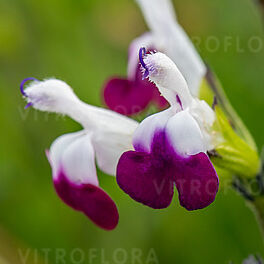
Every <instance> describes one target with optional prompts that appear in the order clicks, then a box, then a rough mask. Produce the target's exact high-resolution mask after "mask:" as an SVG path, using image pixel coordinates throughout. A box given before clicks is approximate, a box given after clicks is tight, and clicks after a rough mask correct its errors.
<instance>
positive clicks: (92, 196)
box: [20, 78, 138, 230]
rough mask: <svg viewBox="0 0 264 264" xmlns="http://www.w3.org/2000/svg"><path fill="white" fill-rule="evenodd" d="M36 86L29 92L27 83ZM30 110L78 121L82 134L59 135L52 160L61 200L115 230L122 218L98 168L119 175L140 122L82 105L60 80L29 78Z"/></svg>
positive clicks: (50, 159)
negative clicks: (119, 166) (122, 158)
mask: <svg viewBox="0 0 264 264" xmlns="http://www.w3.org/2000/svg"><path fill="white" fill-rule="evenodd" d="M29 80H31V81H33V82H31V83H30V85H29V86H28V87H27V88H26V89H25V90H24V84H25V82H27V81H29ZM20 89H21V92H22V94H23V96H24V97H25V99H26V100H27V103H28V104H27V106H26V107H29V106H32V107H34V108H35V109H38V110H41V111H48V112H55V113H60V114H65V115H68V116H70V117H71V118H73V119H74V120H76V121H77V122H79V123H80V124H81V125H82V126H83V130H82V131H79V132H76V133H70V134H65V135H63V136H60V137H59V138H57V139H56V140H55V142H54V143H53V144H52V146H51V148H50V150H49V151H47V157H48V159H49V162H50V165H51V167H52V175H53V182H54V186H55V189H56V191H57V194H58V195H59V197H60V198H61V199H62V200H63V201H64V202H65V203H66V204H67V205H69V206H70V207H72V208H73V209H75V210H78V211H81V212H83V213H84V214H85V215H86V216H87V217H89V218H90V219H91V220H92V221H93V222H94V223H95V224H96V225H98V226H99V227H101V228H103V229H106V230H111V229H113V228H115V227H116V225H117V223H118V219H119V215H118V210H117V207H116V205H115V203H114V202H113V200H112V199H111V198H110V197H109V195H108V194H107V193H106V192H105V191H104V190H103V189H101V188H100V186H99V182H98V178H97V172H96V165H95V161H96V162H97V165H98V167H99V168H100V169H101V170H102V171H104V172H106V173H107V174H110V175H115V172H116V166H117V163H118V160H119V157H120V156H121V154H122V153H123V152H124V151H127V150H129V149H133V147H132V145H131V142H132V135H133V132H134V131H135V129H136V128H137V126H138V123H137V122H136V121H134V120H132V119H129V118H127V117H125V116H122V115H120V114H117V113H115V112H112V111H110V110H106V109H102V108H99V107H95V106H91V105H88V104H85V103H84V102H82V101H80V100H79V98H78V97H77V96H76V95H75V94H74V92H73V90H72V89H71V87H70V86H68V85H67V84H66V83H65V82H63V81H60V80H57V79H48V80H45V81H38V80H36V79H35V78H27V79H25V80H24V81H23V82H22V83H21V86H20Z"/></svg>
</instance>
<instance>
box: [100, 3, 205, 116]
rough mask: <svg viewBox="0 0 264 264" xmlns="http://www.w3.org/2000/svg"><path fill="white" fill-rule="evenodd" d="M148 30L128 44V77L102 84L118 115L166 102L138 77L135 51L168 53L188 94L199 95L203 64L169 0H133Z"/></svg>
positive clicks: (107, 102)
mask: <svg viewBox="0 0 264 264" xmlns="http://www.w3.org/2000/svg"><path fill="white" fill-rule="evenodd" d="M136 2H137V3H138V5H139V7H140V8H141V10H142V12H143V15H144V18H145V21H146V22H147V25H148V26H149V28H150V30H151V31H150V32H147V33H144V34H143V35H142V36H140V37H138V38H136V39H135V40H134V41H133V42H132V43H131V45H130V47H129V52H128V67H127V79H125V78H113V79H110V80H109V81H108V82H107V83H106V85H105V86H104V100H105V102H106V105H107V106H108V107H109V108H110V109H112V110H114V111H117V112H119V113H121V114H126V115H131V114H136V113H138V112H140V111H142V110H144V109H145V108H146V107H147V106H148V105H149V103H150V102H154V103H155V104H156V105H157V106H158V108H159V109H164V108H165V107H166V106H167V104H166V102H165V101H164V99H163V97H160V96H159V94H158V91H157V89H156V87H155V86H154V85H152V84H151V83H150V82H148V81H147V80H141V75H140V74H139V60H138V50H139V48H141V47H145V48H146V51H147V53H148V52H150V51H154V50H156V51H160V52H163V53H165V54H166V55H167V56H169V57H170V58H171V59H172V60H173V61H174V63H175V64H176V65H177V67H178V68H179V70H180V71H181V73H182V74H183V76H184V78H185V79H186V81H187V84H188V87H189V89H190V91H191V94H192V95H193V96H195V97H198V94H199V88H200V85H201V82H202V79H203V78H204V76H205V74H206V66H205V64H204V63H203V61H202V59H201V58H200V56H199V54H198V53H197V51H196V50H195V47H194V46H193V44H192V42H191V40H190V39H189V37H188V36H187V34H186V33H185V31H184V30H183V28H182V27H181V25H180V24H179V23H178V22H177V19H176V15H175V13H174V9H173V5H172V3H171V1H170V0H151V1H149V0H136Z"/></svg>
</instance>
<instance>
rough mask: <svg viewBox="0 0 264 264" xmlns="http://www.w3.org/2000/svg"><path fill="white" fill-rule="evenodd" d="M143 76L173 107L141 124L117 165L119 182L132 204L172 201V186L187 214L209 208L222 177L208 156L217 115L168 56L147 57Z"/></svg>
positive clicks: (154, 205)
mask: <svg viewBox="0 0 264 264" xmlns="http://www.w3.org/2000/svg"><path fill="white" fill-rule="evenodd" d="M140 58H141V60H142V67H143V71H144V74H145V75H146V76H148V78H149V80H151V81H152V82H154V83H155V84H156V85H157V87H158V89H159V91H160V93H161V94H162V95H163V96H164V97H165V98H166V99H167V101H168V102H169V104H170V107H169V108H168V109H167V110H164V111H162V112H160V113H157V114H154V115H151V116H149V117H147V118H146V119H145V120H143V122H142V123H140V125H139V127H138V128H137V130H136V131H135V133H134V136H133V146H134V149H135V150H134V151H127V152H125V153H124V154H123V155H122V156H121V158H120V160H119V163H118V166H117V182H118V184H119V186H120V187H121V189H122V190H123V191H124V192H126V193H127V194H129V195H130V196H131V197H132V198H133V199H134V200H136V201H138V202H141V203H143V204H145V205H147V206H150V207H152V208H156V209H158V208H166V207H167V206H169V204H170V203H171V200H172V197H173V191H174V185H176V188H177V190H178V192H179V199H180V203H181V205H182V206H183V207H185V208H186V209H187V210H196V209H201V208H204V207H206V206H208V205H209V204H211V203H212V202H213V201H214V199H215V196H216V193H217V191H218V185H219V181H218V176H217V174H216V171H215V169H214V167H213V165H212V163H211V161H210V159H209V157H208V156H207V154H206V152H207V151H208V150H211V149H213V144H214V140H215V139H214V138H213V136H212V134H211V133H210V129H211V127H212V125H213V123H214V121H215V114H214V111H213V110H212V109H211V108H210V107H209V106H208V105H207V104H206V103H205V102H204V101H200V100H198V99H196V98H193V97H192V95H191V93H190V92H189V89H188V86H187V83H186V81H185V79H184V78H183V76H182V75H181V73H180V71H179V70H178V68H177V67H176V65H175V64H174V63H173V62H172V60H170V59H169V58H168V57H167V56H166V55H165V54H163V53H160V52H157V53H154V54H147V55H145V54H144V49H141V50H140Z"/></svg>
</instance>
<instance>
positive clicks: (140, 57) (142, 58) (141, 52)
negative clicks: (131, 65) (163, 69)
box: [139, 47, 149, 80]
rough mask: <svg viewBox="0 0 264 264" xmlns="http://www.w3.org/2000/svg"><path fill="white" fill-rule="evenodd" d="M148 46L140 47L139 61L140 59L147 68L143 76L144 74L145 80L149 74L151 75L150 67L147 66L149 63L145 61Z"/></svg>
mask: <svg viewBox="0 0 264 264" xmlns="http://www.w3.org/2000/svg"><path fill="white" fill-rule="evenodd" d="M146 53H147V52H146V48H144V47H143V48H140V49H139V61H140V63H141V65H142V67H143V68H144V69H145V72H144V74H143V76H142V79H143V80H144V79H145V78H147V77H148V75H149V70H148V67H147V65H146V64H145V62H144V56H145V55H146Z"/></svg>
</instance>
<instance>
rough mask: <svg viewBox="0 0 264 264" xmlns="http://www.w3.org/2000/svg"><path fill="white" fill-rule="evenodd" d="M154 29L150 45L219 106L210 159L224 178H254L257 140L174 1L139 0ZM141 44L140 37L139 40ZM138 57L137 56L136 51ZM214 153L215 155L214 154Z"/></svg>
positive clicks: (199, 93) (257, 161)
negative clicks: (180, 18) (181, 21)
mask: <svg viewBox="0 0 264 264" xmlns="http://www.w3.org/2000/svg"><path fill="white" fill-rule="evenodd" d="M136 1H137V3H138V4H139V7H140V8H141V10H142V12H143V14H144V17H145V20H146V22H147V25H148V26H149V28H150V29H151V33H149V37H148V45H149V46H147V49H148V47H150V46H151V47H153V48H154V49H157V50H159V51H162V52H163V53H165V54H166V55H167V56H168V57H169V58H170V59H172V61H173V62H174V63H175V64H176V65H177V67H178V68H179V70H180V72H181V73H182V75H183V76H184V78H185V80H186V82H187V84H188V87H189V89H190V92H191V94H192V95H193V96H194V97H197V98H200V99H202V100H205V101H206V102H207V103H208V104H209V105H212V104H214V105H215V102H217V105H216V106H215V113H216V120H215V127H214V129H212V131H211V133H215V134H221V137H222V140H221V141H220V142H218V144H217V143H216V144H215V145H214V151H213V152H210V159H211V161H212V162H213V164H214V166H215V168H216V170H217V171H219V173H220V174H221V176H222V178H225V179H227V180H228V181H229V182H232V181H233V178H234V177H242V178H252V177H255V176H256V175H257V174H258V172H259V167H260V159H259V157H258V153H257V147H256V143H255V141H254V139H253V137H252V135H251V134H250V132H249V131H248V129H247V127H246V126H245V125H244V123H243V122H242V120H241V119H240V117H239V116H238V115H237V113H236V112H235V110H234V109H233V107H232V105H231V104H230V102H229V101H228V98H227V97H226V95H225V93H224V90H223V88H222V86H221V84H220V82H219V81H218V80H217V78H216V76H215V75H214V74H213V72H212V71H211V70H210V68H209V67H208V66H205V63H204V62H203V61H202V59H201V57H200V55H199V54H198V52H197V51H196V49H195V47H194V45H193V44H192V42H191V40H190V39H189V38H188V36H187V34H186V33H185V31H184V29H183V28H182V27H181V25H180V24H179V23H178V22H177V20H176V16H175V13H174V11H173V10H174V9H173V5H172V3H171V1H170V0H153V1H151V4H150V1H148V0H136ZM143 40H144V38H142V43H144V41H143ZM137 43H138V45H140V40H137ZM134 56H137V54H135V55H134ZM211 154H213V155H211Z"/></svg>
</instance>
